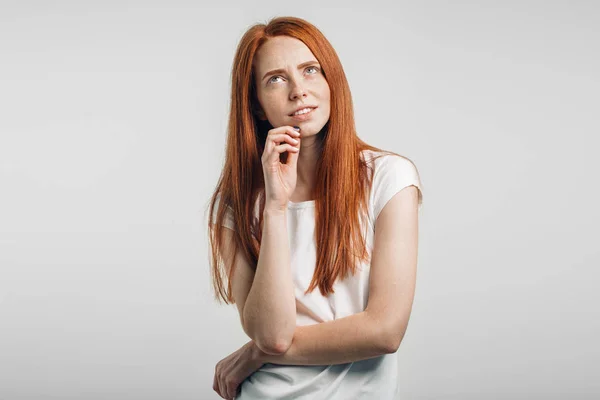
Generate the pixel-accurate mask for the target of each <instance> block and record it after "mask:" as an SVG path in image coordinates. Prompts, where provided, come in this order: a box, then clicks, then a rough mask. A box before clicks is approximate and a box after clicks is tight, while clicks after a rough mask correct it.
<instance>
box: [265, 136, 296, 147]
mask: <svg viewBox="0 0 600 400" xmlns="http://www.w3.org/2000/svg"><path fill="white" fill-rule="evenodd" d="M299 139H300V137H292V136H291V135H290V134H289V133H280V134H277V135H273V137H272V138H270V140H272V141H273V143H275V144H276V145H277V144H280V143H284V142H286V143H290V144H297V143H298V140H299Z"/></svg>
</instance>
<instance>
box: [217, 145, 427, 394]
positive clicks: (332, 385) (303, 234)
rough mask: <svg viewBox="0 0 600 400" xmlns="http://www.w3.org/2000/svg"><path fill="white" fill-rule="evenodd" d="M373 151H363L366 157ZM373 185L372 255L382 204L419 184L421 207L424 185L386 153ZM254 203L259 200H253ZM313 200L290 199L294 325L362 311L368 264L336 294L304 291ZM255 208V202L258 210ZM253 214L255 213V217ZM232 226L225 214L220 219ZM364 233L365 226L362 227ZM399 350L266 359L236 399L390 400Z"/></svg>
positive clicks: (312, 256)
mask: <svg viewBox="0 0 600 400" xmlns="http://www.w3.org/2000/svg"><path fill="white" fill-rule="evenodd" d="M373 154H374V152H373V151H371V150H365V151H364V152H363V156H364V155H366V156H367V160H370V157H371V156H372V155H373ZM374 163H375V164H374V176H373V190H372V191H371V196H370V198H369V203H368V204H369V216H368V225H369V226H368V227H367V229H366V232H367V238H366V242H367V248H368V251H369V253H370V254H371V252H372V249H373V237H374V233H375V221H376V220H377V216H378V215H379V213H380V212H381V210H382V209H383V207H384V206H385V205H386V203H387V202H388V201H389V200H390V199H391V198H392V197H393V196H394V195H395V194H396V193H398V192H399V191H400V190H402V189H403V188H405V187H407V186H410V185H414V186H416V187H417V188H419V210H421V206H422V189H421V182H420V179H419V174H418V172H417V169H416V167H415V165H414V164H413V163H412V162H411V161H410V160H409V159H407V158H404V157H398V156H396V155H393V154H392V155H387V154H386V155H384V156H382V157H380V158H378V159H376V160H375V161H374ZM257 203H258V202H257ZM314 208H315V201H314V200H310V201H303V202H299V203H294V202H289V203H288V210H287V228H288V236H289V243H290V259H291V268H292V277H293V279H294V286H295V294H296V305H297V306H296V307H297V317H296V324H297V325H298V326H303V325H312V324H317V323H320V322H324V321H332V320H335V319H337V318H343V317H346V316H349V315H352V314H356V313H359V312H361V311H364V309H365V307H366V305H367V299H368V295H369V270H370V265H369V264H368V263H364V262H363V263H361V264H359V266H360V268H359V269H358V270H357V272H356V274H355V275H353V276H349V277H347V278H346V279H344V280H339V279H338V280H337V281H336V282H335V283H334V290H335V293H333V294H330V295H328V296H327V297H324V296H322V295H321V293H320V292H319V289H318V288H316V289H315V290H313V291H312V292H311V293H309V294H304V292H305V291H306V289H307V288H308V286H309V284H310V282H311V280H312V277H313V273H314V268H315V264H316V247H315V242H314V229H315V213H314V211H315V210H314ZM257 210H258V207H255V212H257ZM255 218H256V216H255ZM223 225H224V226H227V227H229V228H231V229H235V226H234V223H233V219H232V218H231V217H230V216H229V214H226V219H225V220H224V223H223ZM363 232H365V230H363ZM396 354H397V353H392V354H385V355H382V356H378V357H374V358H370V359H367V360H361V361H356V362H351V363H346V364H336V365H327V366H313V365H310V366H307V365H279V364H265V365H263V366H262V367H261V368H260V369H259V370H257V371H256V372H254V373H253V374H252V375H251V376H249V377H248V378H247V379H246V380H245V381H244V382H243V383H242V385H241V393H240V394H239V395H238V397H236V399H237V400H269V399H278V400H279V399H295V400H300V399H302V400H304V399H306V400H321V399H322V400H359V399H364V400H373V399H377V400H388V399H389V400H391V399H394V398H395V396H396V393H397V390H398V386H397V382H398V360H397V357H396Z"/></svg>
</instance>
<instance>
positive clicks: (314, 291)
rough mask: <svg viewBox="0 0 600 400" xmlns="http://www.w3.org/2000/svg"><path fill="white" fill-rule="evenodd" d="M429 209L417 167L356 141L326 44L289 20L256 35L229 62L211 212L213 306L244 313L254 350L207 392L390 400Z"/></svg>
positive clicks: (239, 355) (339, 72)
mask: <svg viewBox="0 0 600 400" xmlns="http://www.w3.org/2000/svg"><path fill="white" fill-rule="evenodd" d="M390 130H393V127H390ZM393 134H398V133H397V132H393ZM223 204H224V205H226V206H225V207H219V205H223ZM421 204H422V194H421V182H420V180H419V174H418V172H417V169H416V167H415V165H414V164H413V163H412V162H411V161H410V160H409V159H408V158H405V157H403V156H400V155H398V154H396V153H393V152H389V151H384V150H381V149H378V148H376V147H373V146H370V145H368V144H366V143H365V142H363V141H362V140H361V139H359V137H358V136H357V133H356V129H355V125H354V117H353V108H352V99H351V95H350V89H349V86H348V82H347V81H346V76H345V74H344V71H343V69H342V65H341V63H340V60H339V59H338V57H337V54H336V52H335V51H334V49H333V48H332V46H331V44H330V43H329V42H328V41H327V39H326V38H325V37H324V36H323V34H322V33H321V32H320V31H319V30H318V29H317V28H316V27H315V26H313V25H311V24H310V23H308V22H307V21H305V20H302V19H299V18H292V17H285V18H284V17H280V18H275V19H272V20H271V21H270V22H269V23H268V24H266V25H264V24H257V25H254V26H252V27H251V28H250V29H249V30H248V31H247V32H246V33H245V34H244V36H243V37H242V39H241V42H240V44H239V46H238V48H237V52H236V55H235V60H234V63H233V71H232V87H231V112H230V116H229V126H228V137H227V151H226V160H225V165H224V169H223V172H222V174H221V177H220V179H219V182H218V185H217V188H216V190H215V193H214V194H213V196H212V198H211V203H210V209H209V214H210V215H211V216H212V219H211V222H210V223H209V234H210V236H209V237H210V242H211V250H212V257H211V262H212V264H211V267H212V269H211V271H212V278H213V283H214V288H215V293H216V298H217V300H219V301H221V300H224V301H225V302H226V303H235V304H236V305H237V309H238V311H239V315H240V322H241V325H242V328H243V330H244V331H245V332H246V334H247V335H248V336H249V337H250V338H251V339H252V340H251V341H250V342H248V343H247V344H246V345H244V346H243V347H242V348H241V349H239V350H237V351H236V352H235V353H233V354H231V355H229V356H228V357H226V358H224V359H223V360H221V361H220V362H219V363H218V364H217V366H216V370H215V377H214V384H213V389H214V390H215V391H216V392H217V393H218V394H219V395H220V396H221V397H223V398H225V399H234V398H235V399H245V400H250V399H251V400H259V399H260V400H265V399H310V400H319V399H328V400H331V399H340V400H349V399H368V400H373V399H378V400H385V399H393V398H394V396H395V393H396V391H397V379H398V376H397V358H396V350H397V349H398V346H399V345H400V342H401V341H402V338H403V336H404V333H405V331H406V328H407V324H408V320H409V316H410V312H411V308H412V302H413V294H414V289H415V275H416V265H417V247H418V246H417V245H418V241H417V237H418V212H419V210H420V209H421Z"/></svg>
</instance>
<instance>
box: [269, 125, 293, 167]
mask: <svg viewBox="0 0 600 400" xmlns="http://www.w3.org/2000/svg"><path fill="white" fill-rule="evenodd" d="M297 139H300V133H299V132H298V131H296V130H295V129H293V128H291V127H289V126H282V127H279V128H276V129H271V130H270V131H269V134H268V135H267V139H266V142H265V148H264V151H263V157H264V158H263V161H265V159H266V161H269V160H272V161H274V158H275V157H273V151H274V149H275V147H276V146H278V145H280V144H281V143H282V142H287V143H290V144H292V145H294V146H297V145H298V142H296V141H294V140H297ZM285 151H287V150H285Z"/></svg>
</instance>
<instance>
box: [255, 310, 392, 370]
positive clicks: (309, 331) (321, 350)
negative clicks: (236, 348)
mask: <svg viewBox="0 0 600 400" xmlns="http://www.w3.org/2000/svg"><path fill="white" fill-rule="evenodd" d="M389 337H390V335H386V332H385V330H384V329H383V325H382V324H381V323H379V322H378V321H377V320H375V319H373V318H371V316H370V315H369V314H368V313H367V312H366V311H363V312H361V313H357V314H353V315H350V316H348V317H344V318H340V319H336V320H334V321H327V322H322V323H319V324H315V325H306V326H298V327H296V330H295V331H294V339H293V341H292V344H291V346H290V348H289V349H288V350H287V352H285V353H283V354H279V355H271V354H265V353H263V352H261V351H260V349H258V348H257V349H255V350H256V354H255V356H256V357H258V358H259V359H261V360H262V361H263V362H264V363H272V364H284V365H332V364H343V363H348V362H354V361H360V360H365V359H368V358H373V357H377V356H381V355H384V354H388V353H393V352H395V351H396V350H397V346H396V345H395V344H394V343H391V342H390V340H389V339H388V338H389Z"/></svg>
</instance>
